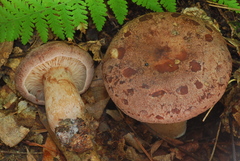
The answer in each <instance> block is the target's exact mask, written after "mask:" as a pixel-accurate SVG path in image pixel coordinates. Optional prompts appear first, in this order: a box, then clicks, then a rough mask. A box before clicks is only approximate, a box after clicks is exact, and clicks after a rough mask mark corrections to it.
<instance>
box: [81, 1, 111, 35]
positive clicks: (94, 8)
mask: <svg viewBox="0 0 240 161" xmlns="http://www.w3.org/2000/svg"><path fill="white" fill-rule="evenodd" d="M85 1H86V3H87V7H88V9H89V10H90V13H91V17H92V20H93V22H94V23H95V24H96V28H97V29H98V30H99V31H100V30H101V29H102V27H103V25H104V23H105V21H106V18H105V16H107V14H106V12H107V8H106V5H105V4H104V1H103V0H85Z"/></svg>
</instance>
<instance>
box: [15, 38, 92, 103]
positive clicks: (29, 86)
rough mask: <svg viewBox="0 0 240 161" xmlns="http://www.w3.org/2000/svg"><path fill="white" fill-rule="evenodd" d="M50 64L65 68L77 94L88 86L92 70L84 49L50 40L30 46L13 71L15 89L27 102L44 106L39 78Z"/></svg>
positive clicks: (41, 81)
mask: <svg viewBox="0 0 240 161" xmlns="http://www.w3.org/2000/svg"><path fill="white" fill-rule="evenodd" d="M52 67H64V68H65V69H66V70H69V71H70V72H71V73H72V79H73V81H74V84H75V86H76V88H77V89H78V91H79V93H83V92H84V91H85V90H86V89H87V88H88V86H89V85H90V83H91V81H92V77H93V73H94V66H93V60H92V58H91V56H90V55H89V54H88V52H86V51H84V50H82V49H80V48H79V47H78V46H75V45H73V44H67V43H65V42H60V41H53V42H49V43H47V44H44V45H42V46H40V47H37V48H35V49H33V50H32V51H30V53H28V54H27V56H26V57H25V58H24V59H23V61H22V62H21V63H20V65H19V66H18V68H17V70H16V76H15V84H16V89H17V90H18V91H19V93H20V94H21V95H22V96H23V97H25V98H26V99H28V100H29V101H31V102H33V103H36V104H40V105H44V88H43V80H42V78H43V75H44V74H45V73H47V72H48V70H49V69H50V68H52Z"/></svg>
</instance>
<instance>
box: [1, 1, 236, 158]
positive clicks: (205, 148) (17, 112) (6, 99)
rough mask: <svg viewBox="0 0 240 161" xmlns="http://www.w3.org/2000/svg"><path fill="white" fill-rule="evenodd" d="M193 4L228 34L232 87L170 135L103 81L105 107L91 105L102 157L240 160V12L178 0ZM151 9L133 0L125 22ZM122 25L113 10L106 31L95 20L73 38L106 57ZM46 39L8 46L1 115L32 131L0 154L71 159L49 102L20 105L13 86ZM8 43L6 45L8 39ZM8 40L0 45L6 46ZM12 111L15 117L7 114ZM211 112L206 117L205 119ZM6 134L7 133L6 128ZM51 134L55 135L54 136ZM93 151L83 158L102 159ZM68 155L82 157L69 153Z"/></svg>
mask: <svg viewBox="0 0 240 161" xmlns="http://www.w3.org/2000/svg"><path fill="white" fill-rule="evenodd" d="M193 6H196V7H198V8H200V9H203V10H204V11H205V12H206V13H207V15H208V16H209V17H211V18H212V19H213V20H215V22H216V23H217V24H218V25H219V29H220V31H221V33H222V35H223V36H224V37H226V40H227V41H226V42H227V45H228V48H229V51H230V53H231V55H232V59H233V71H232V77H231V82H230V83H229V85H228V87H227V90H226V93H225V94H224V96H223V97H222V99H221V100H220V101H219V102H218V103H217V104H216V105H215V106H214V107H213V108H212V110H211V112H210V113H209V114H207V112H206V113H203V114H201V115H199V116H197V117H196V118H193V119H191V120H189V121H188V124H187V126H188V127H187V131H186V134H185V135H184V136H182V137H180V138H178V139H170V138H165V137H161V136H159V135H155V134H153V133H152V132H151V131H149V129H148V128H147V127H146V126H145V125H144V124H143V123H140V122H138V121H136V120H134V119H132V118H130V117H128V116H126V115H124V114H123V113H122V112H121V111H119V110H118V109H117V107H116V106H115V105H114V103H113V102H112V101H111V100H110V99H109V97H108V95H107V93H106V91H105V89H104V87H103V86H100V87H99V86H98V89H96V92H97V93H96V94H95V95H101V96H99V97H100V98H99V100H98V101H103V100H104V101H103V102H104V103H103V102H101V103H99V102H96V104H95V106H94V107H96V106H101V108H100V109H97V110H96V109H89V111H91V110H92V113H97V115H98V116H96V118H98V119H97V121H98V123H99V127H98V129H97V131H96V136H95V138H94V139H95V142H96V144H98V145H99V147H101V150H99V151H98V152H99V154H98V155H100V156H101V157H100V158H101V161H130V160H132V161H148V160H151V161H178V160H184V161H206V160H209V161H211V160H213V161H237V160H240V140H239V137H240V131H239V127H240V126H239V125H240V105H239V104H240V101H239V100H240V94H239V93H240V92H239V91H240V88H239V78H240V75H239V72H238V69H239V66H240V61H239V52H240V51H238V48H239V46H240V37H239V36H240V35H239V33H240V24H239V19H240V15H239V14H236V13H235V12H233V11H229V10H226V9H222V8H219V7H211V6H210V5H209V3H207V2H205V1H204V0H200V1H191V0H179V1H177V12H181V11H182V10H183V9H184V8H187V7H193ZM149 12H151V11H150V10H147V9H145V8H143V7H140V6H137V5H136V4H133V3H130V2H129V12H128V15H127V18H126V20H125V22H127V21H130V20H132V19H133V18H135V17H138V16H140V15H143V14H145V13H149ZM121 27H122V26H121V25H119V24H118V23H117V21H116V19H115V18H114V16H113V14H111V13H108V18H107V22H106V24H105V25H104V27H103V30H102V31H100V32H98V31H97V30H96V28H95V27H94V25H93V24H92V22H91V20H89V27H88V29H87V30H86V33H80V32H76V34H75V39H74V40H73V42H76V43H78V44H79V45H81V46H82V47H85V48H86V49H88V50H89V51H90V52H91V53H92V54H93V55H94V56H96V57H100V58H101V57H102V56H103V55H104V53H105V52H106V50H107V48H108V45H109V43H110V42H111V40H112V38H113V37H114V35H115V34H116V33H117V32H118V31H119V30H120V29H121ZM52 40H57V38H56V37H54V35H52V36H50V37H49V41H52ZM41 44H42V42H41V40H40V39H39V37H38V36H37V35H35V36H34V38H33V39H32V40H31V42H29V43H28V44H27V45H22V44H21V42H20V41H19V40H16V41H14V45H13V48H12V47H10V46H11V45H9V47H8V50H10V51H11V53H12V54H11V55H10V56H9V58H8V60H7V63H4V64H3V65H2V66H1V71H0V75H1V80H0V86H1V88H0V96H1V100H0V103H1V106H2V108H1V109H0V112H1V113H2V115H3V116H4V117H2V120H1V121H6V122H9V125H11V124H13V128H9V127H8V128H9V130H13V131H14V130H15V129H14V127H15V126H16V128H17V127H19V126H24V127H26V128H28V129H29V132H28V134H27V135H26V136H24V138H23V139H22V141H21V142H20V143H19V144H17V145H15V146H13V147H11V148H10V147H9V146H6V145H5V144H4V143H3V142H0V160H4V161H5V160H6V161H7V160H8V161H15V160H18V161H26V160H28V161H34V160H42V158H45V159H46V158H48V159H46V160H66V156H65V157H64V152H63V151H61V150H62V149H61V148H60V149H61V150H59V147H58V146H56V145H55V144H57V143H56V142H55V139H53V138H52V137H54V136H52V134H51V133H49V131H48V130H47V128H46V125H45V122H46V119H45V118H44V117H45V112H44V107H40V106H37V105H34V104H31V103H28V104H27V105H23V106H20V105H19V104H18V102H19V101H20V100H22V101H24V100H23V98H21V97H20V95H19V94H17V93H16V91H15V90H14V89H15V88H14V87H13V80H14V71H15V69H16V67H17V65H16V64H18V63H19V61H20V60H21V59H22V57H24V55H25V54H26V53H27V52H28V51H30V50H31V49H33V48H35V47H37V46H40V45H41ZM3 46H4V47H5V48H6V46H7V44H5V45H3ZM3 46H0V47H1V48H3ZM98 54H99V55H98ZM16 55H17V56H16ZM19 55H20V56H19ZM98 64H99V61H96V62H95V65H96V67H97V65H98ZM98 72H99V71H97V70H96V76H95V77H94V80H95V81H97V80H99V78H100V77H99V76H98V75H101V74H99V73H98ZM101 83H102V82H101V81H100V84H101ZM92 88H94V86H93V87H92ZM90 95H91V93H90ZM89 97H90V96H89V92H86V93H85V94H84V95H83V98H84V99H85V101H86V102H88V101H89ZM98 103H99V104H98ZM20 107H21V108H20ZM90 113H91V112H90ZM206 115H207V116H206ZM6 116H11V117H10V118H7V117H6ZM205 116H206V119H205V120H204V121H202V120H203V118H204V117H205ZM0 119H1V118H0ZM11 119H14V120H15V121H16V122H17V125H15V124H14V123H12V121H11ZM44 121H45V122H44ZM6 124H8V123H6ZM0 134H1V135H5V134H2V133H1V132H0ZM7 135H8V134H7ZM49 136H50V137H49ZM14 137H16V136H14ZM50 138H52V140H53V141H49V140H50ZM91 155H95V154H87V155H85V156H84V157H85V158H84V157H83V156H79V158H80V159H79V160H98V159H96V158H94V157H93V156H91ZM68 160H77V159H74V158H71V157H69V156H68Z"/></svg>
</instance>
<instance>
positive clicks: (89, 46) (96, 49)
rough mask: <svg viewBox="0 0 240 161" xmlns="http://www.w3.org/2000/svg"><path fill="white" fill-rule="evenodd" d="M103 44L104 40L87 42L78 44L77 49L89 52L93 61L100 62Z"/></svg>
mask: <svg viewBox="0 0 240 161" xmlns="http://www.w3.org/2000/svg"><path fill="white" fill-rule="evenodd" d="M104 44H105V40H104V39H101V40H97V41H88V42H86V43H80V44H79V47H80V48H82V49H84V50H86V51H87V50H89V51H91V52H92V53H93V60H94V61H101V60H102V57H103V54H102V52H101V47H102V46H103V45H104Z"/></svg>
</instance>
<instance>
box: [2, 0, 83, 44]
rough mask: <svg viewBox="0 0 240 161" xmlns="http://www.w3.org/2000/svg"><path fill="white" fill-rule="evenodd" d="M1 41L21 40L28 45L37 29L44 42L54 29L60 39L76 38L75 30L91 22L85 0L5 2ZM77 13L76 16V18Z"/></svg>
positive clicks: (13, 0) (6, 0)
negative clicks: (49, 32) (88, 19)
mask: <svg viewBox="0 0 240 161" xmlns="http://www.w3.org/2000/svg"><path fill="white" fill-rule="evenodd" d="M0 2H1V4H2V5H1V6H0V34H1V35H3V36H2V37H1V39H0V41H1V42H2V41H5V40H7V41H13V40H15V39H17V38H18V37H21V39H22V42H23V43H24V44H25V43H27V42H28V40H29V39H30V38H31V36H32V33H33V29H36V30H37V32H38V33H39V35H40V37H41V39H42V40H43V42H46V41H47V38H48V30H49V29H51V30H52V31H53V33H54V34H56V35H57V36H58V37H59V38H61V39H65V38H66V37H70V38H73V33H74V32H75V31H74V28H75V27H77V26H78V25H79V24H80V23H81V22H82V23H87V22H86V19H87V16H86V14H87V11H86V4H85V3H84V2H83V0H28V1H25V0H1V1H0ZM75 14H76V15H75Z"/></svg>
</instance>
